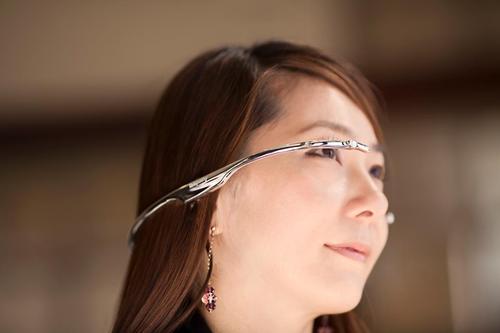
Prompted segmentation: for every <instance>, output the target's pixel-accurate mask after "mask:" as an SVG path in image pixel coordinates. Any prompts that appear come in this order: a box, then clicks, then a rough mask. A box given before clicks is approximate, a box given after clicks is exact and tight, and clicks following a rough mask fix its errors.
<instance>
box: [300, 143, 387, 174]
mask: <svg viewBox="0 0 500 333" xmlns="http://www.w3.org/2000/svg"><path fill="white" fill-rule="evenodd" d="M313 140H318V141H321V140H326V141H334V140H340V139H338V138H336V137H330V136H321V137H317V138H314V139H313ZM311 151H312V153H311V152H307V153H306V154H308V155H310V156H318V157H326V158H329V159H335V160H337V162H338V163H339V164H340V165H342V162H341V160H340V159H339V150H338V149H333V148H318V149H313V150H311ZM316 151H322V152H323V151H332V152H333V156H332V155H331V154H330V155H329V156H332V157H329V156H325V155H322V154H316V153H314V152H316ZM375 171H376V174H373V173H372V172H375ZM370 174H372V175H373V176H374V177H375V178H377V179H379V180H380V181H385V180H386V177H385V168H384V167H383V166H382V165H380V164H376V165H374V166H372V167H371V168H370Z"/></svg>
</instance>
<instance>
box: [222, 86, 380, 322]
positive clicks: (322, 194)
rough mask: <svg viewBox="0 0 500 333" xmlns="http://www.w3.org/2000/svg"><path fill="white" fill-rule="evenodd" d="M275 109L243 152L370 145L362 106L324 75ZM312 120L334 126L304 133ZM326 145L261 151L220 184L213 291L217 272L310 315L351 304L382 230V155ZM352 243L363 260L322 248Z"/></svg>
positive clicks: (370, 134)
mask: <svg viewBox="0 0 500 333" xmlns="http://www.w3.org/2000/svg"><path fill="white" fill-rule="evenodd" d="M281 107H282V109H283V110H282V111H283V112H284V114H283V117H281V118H279V120H278V121H277V122H276V123H275V124H268V125H264V126H263V127H261V128H259V129H257V130H256V131H255V132H254V133H253V136H252V137H251V140H250V141H249V142H248V146H247V152H248V153H249V154H252V153H256V152H259V151H262V150H265V149H267V148H271V147H275V146H280V145H284V144H288V143H293V142H299V141H305V140H314V139H334V138H335V139H355V140H357V141H359V142H362V143H365V144H376V143H377V139H376V137H375V133H374V130H373V128H372V125H371V124H370V122H369V120H368V118H367V117H366V116H365V115H364V114H363V112H362V111H361V110H360V109H359V108H358V107H357V106H356V105H355V104H354V103H353V102H351V100H350V99H349V98H348V97H346V96H345V95H344V94H343V93H341V92H340V91H339V90H337V89H336V88H334V87H332V86H330V85H328V84H326V83H324V82H322V81H319V80H314V79H310V78H305V77H304V78H301V79H299V80H298V82H297V83H296V84H295V85H294V86H293V87H292V88H290V90H289V91H288V93H286V94H285V95H284V97H283V99H282V102H281ZM318 121H322V122H325V123H326V122H331V123H334V124H337V125H338V126H337V128H336V129H333V130H332V129H331V128H328V127H327V126H315V127H310V128H309V129H308V130H306V131H303V129H304V128H307V127H309V125H310V124H313V123H315V122H318ZM341 128H346V129H347V130H348V131H350V132H351V133H345V131H342V130H341ZM332 152H333V153H335V151H329V150H316V151H307V150H302V151H298V152H293V153H286V154H281V155H275V156H273V157H269V158H265V159H262V160H259V161H257V162H255V163H253V164H251V165H249V166H247V167H245V168H243V169H241V170H239V171H238V172H237V173H236V174H235V175H234V176H233V177H232V178H231V179H230V180H229V182H228V183H227V184H226V185H224V186H223V187H222V188H221V189H220V193H219V198H218V201H217V208H216V211H215V213H214V216H213V223H214V224H215V225H216V236H215V240H214V257H215V259H214V265H215V266H214V278H215V280H214V281H215V283H216V286H219V290H220V289H221V288H222V289H223V288H224V285H217V281H218V280H217V279H219V280H221V281H230V278H229V277H228V275H231V276H232V277H238V281H239V282H238V284H237V285H236V284H235V285H234V287H235V288H247V287H248V288H249V289H254V290H252V292H258V293H259V295H260V296H258V297H256V298H254V301H257V302H261V301H262V298H263V297H265V298H272V299H279V300H281V301H283V304H288V305H287V306H295V307H297V308H300V307H302V308H303V311H306V312H308V313H309V311H310V313H311V315H319V314H323V313H342V312H346V311H349V310H351V309H352V308H354V307H355V306H356V305H357V304H358V303H359V301H360V299H361V295H362V291H363V287H364V285H365V282H366V280H367V278H368V275H369V274H370V272H371V270H372V268H373V266H374V264H375V262H376V261H377V258H378V257H379V255H380V253H381V251H382V249H383V248H384V246H385V243H386V240H387V235H388V226H387V223H386V221H385V218H384V214H385V213H386V211H387V207H388V202H387V198H386V196H385V195H384V193H383V182H382V180H380V177H379V176H380V171H381V169H380V166H383V165H384V159H383V155H382V154H381V153H377V152H371V153H364V152H361V151H357V150H349V151H348V150H338V151H337V154H338V155H337V156H335V155H332ZM353 242H355V243H362V244H365V245H367V246H368V247H369V254H368V256H367V257H366V260H365V261H358V260H354V259H352V258H349V257H347V256H344V255H342V254H341V253H339V252H337V251H334V250H332V249H330V248H328V247H327V246H326V245H325V244H341V243H353ZM221 283H222V282H221ZM235 283H236V282H235ZM227 284H229V282H227ZM227 284H226V286H227ZM216 288H217V287H216ZM221 292H223V291H221ZM254 297H255V296H254ZM259 299H260V301H258V300H259ZM221 302H222V300H221Z"/></svg>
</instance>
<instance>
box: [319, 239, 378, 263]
mask: <svg viewBox="0 0 500 333" xmlns="http://www.w3.org/2000/svg"><path fill="white" fill-rule="evenodd" d="M325 246H326V247H328V248H329V249H331V250H333V251H335V252H336V253H338V254H341V255H343V256H345V257H347V258H350V259H353V260H356V261H360V262H365V261H366V259H367V258H368V256H369V254H370V248H369V247H368V246H367V245H364V244H361V243H344V244H325Z"/></svg>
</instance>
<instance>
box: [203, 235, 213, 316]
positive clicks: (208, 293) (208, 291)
mask: <svg viewBox="0 0 500 333" xmlns="http://www.w3.org/2000/svg"><path fill="white" fill-rule="evenodd" d="M214 232H215V226H212V227H211V228H210V245H209V248H208V274H210V275H211V267H212V242H213V237H214ZM211 279H212V277H211V276H210V279H209V281H208V283H207V287H206V288H205V294H203V297H202V298H201V301H202V302H203V304H205V309H207V311H208V312H212V311H213V310H215V302H216V301H217V296H215V289H214V288H213V287H212V285H211V283H210V280H211Z"/></svg>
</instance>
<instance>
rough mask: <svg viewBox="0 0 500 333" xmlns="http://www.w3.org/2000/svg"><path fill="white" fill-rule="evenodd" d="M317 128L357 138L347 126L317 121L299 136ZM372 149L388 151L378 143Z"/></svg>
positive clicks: (327, 121)
mask: <svg viewBox="0 0 500 333" xmlns="http://www.w3.org/2000/svg"><path fill="white" fill-rule="evenodd" d="M316 127H325V128H328V129H331V130H332V131H334V132H338V133H341V134H344V135H346V136H349V137H352V138H353V137H354V136H355V135H354V133H353V131H352V130H351V129H349V128H348V127H347V126H344V125H342V124H338V123H334V122H332V121H329V120H317V121H315V122H313V123H311V124H309V125H307V126H306V127H303V128H302V129H300V130H299V131H298V132H297V134H301V133H304V132H307V131H309V130H311V129H313V128H316ZM370 147H372V148H373V149H374V150H375V151H377V152H381V153H384V152H385V151H386V149H385V146H384V145H382V144H380V143H376V144H374V145H371V146H370Z"/></svg>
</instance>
